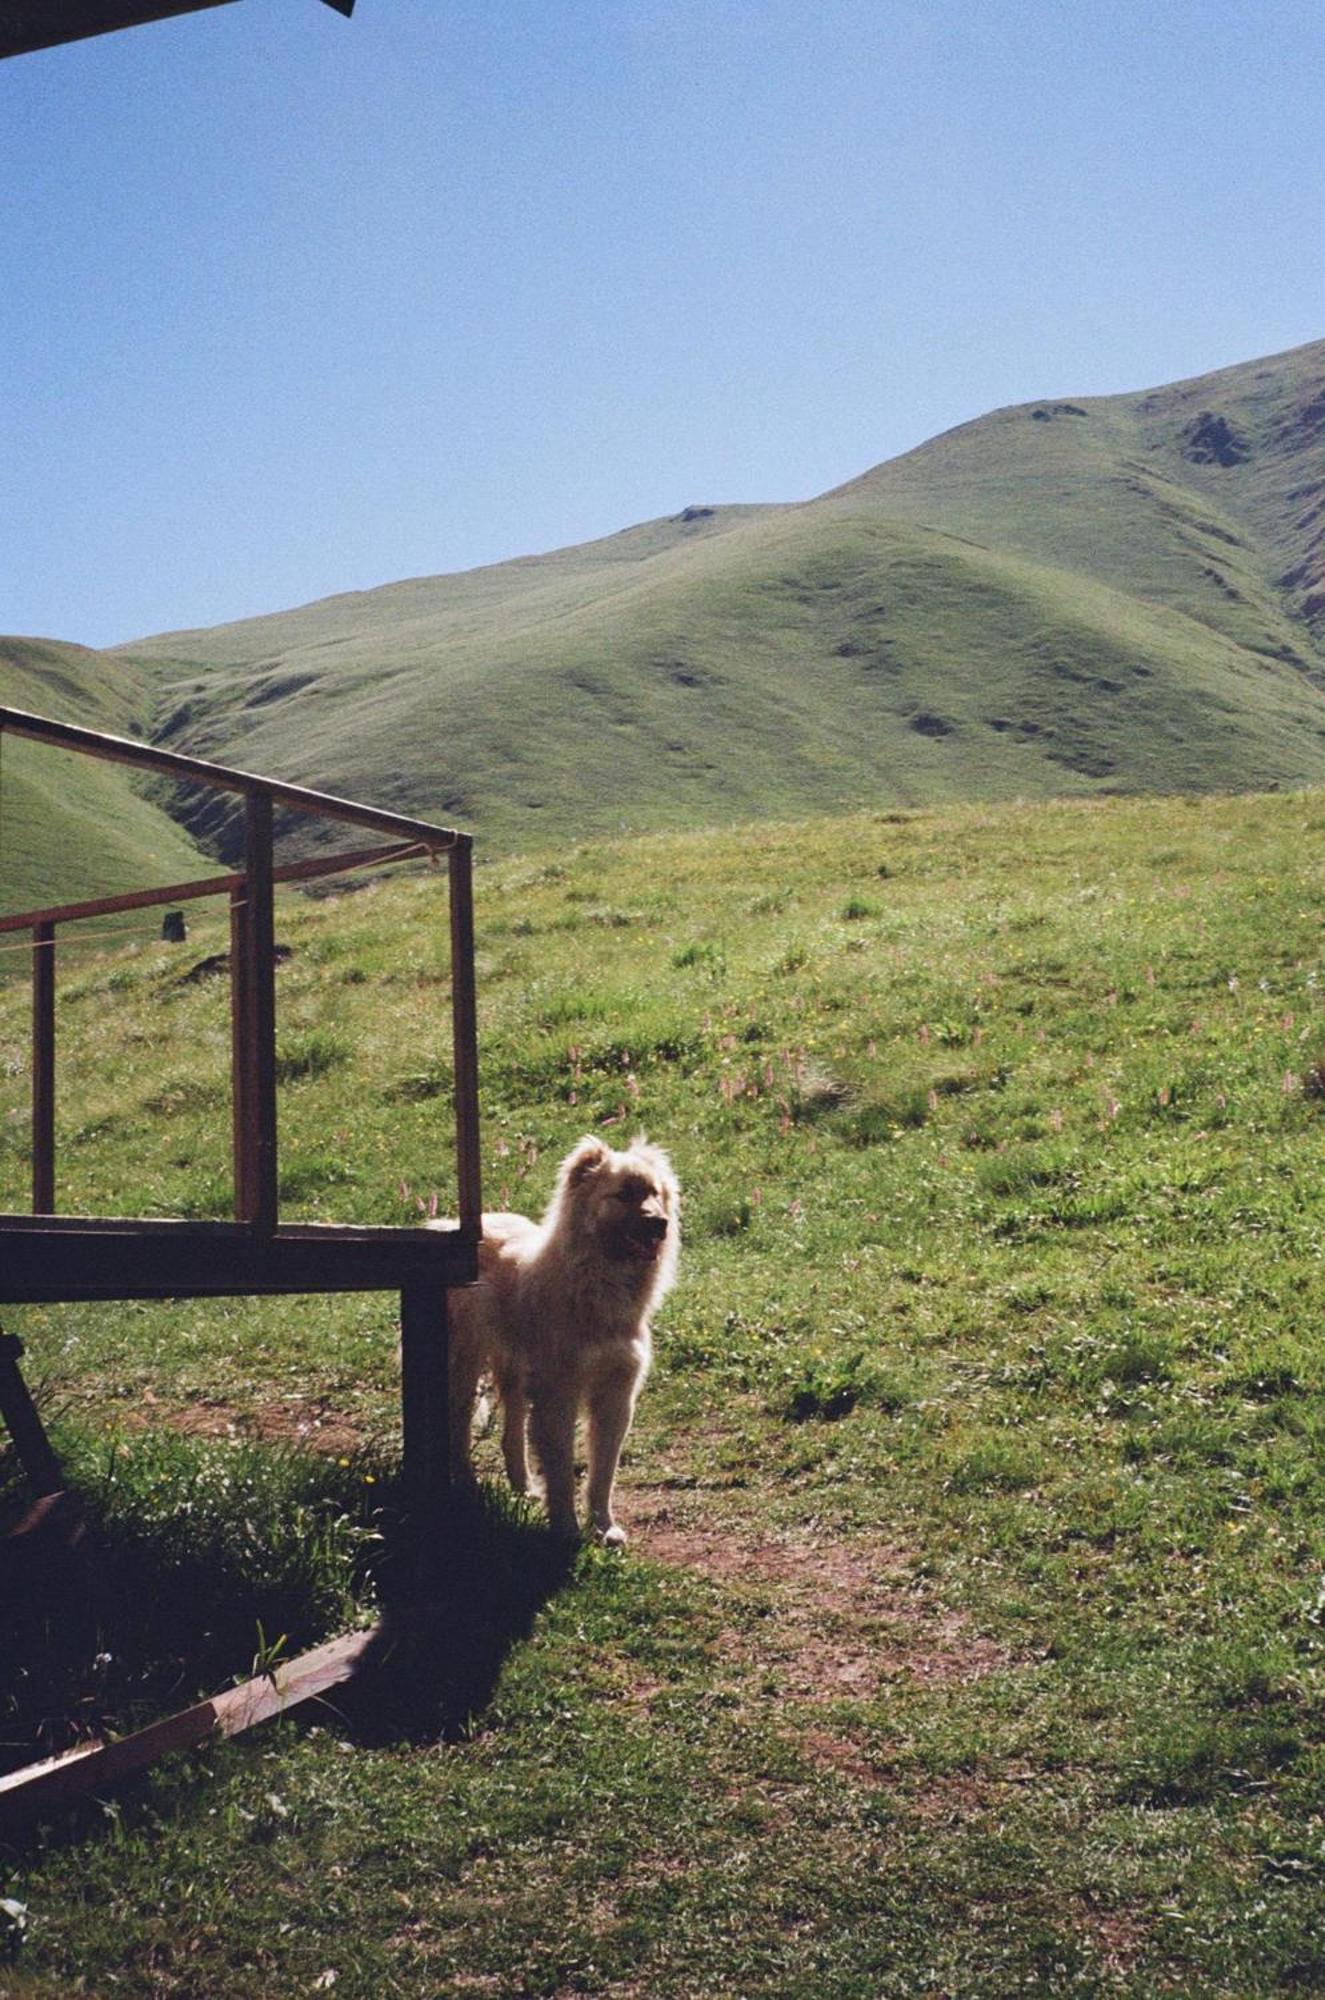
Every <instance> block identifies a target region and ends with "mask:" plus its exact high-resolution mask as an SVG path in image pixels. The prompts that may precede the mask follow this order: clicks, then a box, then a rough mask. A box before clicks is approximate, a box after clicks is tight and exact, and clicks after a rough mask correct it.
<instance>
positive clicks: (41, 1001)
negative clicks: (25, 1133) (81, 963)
mask: <svg viewBox="0 0 1325 2000" xmlns="http://www.w3.org/2000/svg"><path fill="white" fill-rule="evenodd" d="M32 1213H33V1214H34V1215H54V1213H55V925H54V924H52V923H39V924H34V925H33V927H32Z"/></svg>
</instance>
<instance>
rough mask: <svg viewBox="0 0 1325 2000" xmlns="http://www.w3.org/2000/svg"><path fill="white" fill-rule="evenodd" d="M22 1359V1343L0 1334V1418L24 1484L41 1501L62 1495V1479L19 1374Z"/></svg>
mask: <svg viewBox="0 0 1325 2000" xmlns="http://www.w3.org/2000/svg"><path fill="white" fill-rule="evenodd" d="M22 1359H23V1343H22V1341H21V1340H20V1339H19V1337H18V1335H17V1334H16V1333H0V1417H3V1418H4V1421H5V1428H6V1429H7V1430H8V1432H9V1435H10V1437H11V1438H12V1439H13V1440H14V1450H15V1451H16V1452H17V1453H18V1462H19V1464H20V1465H21V1466H22V1467H23V1471H24V1473H25V1474H26V1475H27V1481H28V1484H29V1486H30V1487H31V1488H32V1490H33V1492H34V1493H35V1494H36V1496H37V1498H38V1499H39V1500H41V1499H44V1498H45V1497H46V1496H47V1494H50V1493H60V1492H62V1491H63V1489H64V1475H63V1473H62V1472H61V1471H60V1461H59V1459H58V1458H57V1457H56V1456H55V1453H54V1452H53V1451H52V1449H51V1443H50V1439H49V1438H48V1437H47V1435H46V1432H45V1431H44V1429H43V1428H42V1422H41V1418H40V1417H39V1416H38V1415H37V1407H36V1404H35V1403H34V1402H33V1400H32V1397H31V1395H30V1394H29V1393H28V1385H27V1383H26V1382H25V1381H24V1380H23V1376H22V1374H21V1372H20V1370H19V1365H18V1364H19V1362H20V1361H21V1360H22Z"/></svg>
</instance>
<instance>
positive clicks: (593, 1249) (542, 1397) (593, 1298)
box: [451, 1138, 680, 1547]
mask: <svg viewBox="0 0 1325 2000" xmlns="http://www.w3.org/2000/svg"><path fill="white" fill-rule="evenodd" d="M679 1209H680V1196H679V1190H678V1188H677V1184H676V1177H675V1175H674V1174H673V1172H672V1169H671V1165H670V1163H669V1161H668V1159H667V1155H666V1154H665V1153H664V1152H662V1151H660V1149H659V1148H658V1147H656V1146H651V1145H649V1144H648V1142H647V1141H646V1140H644V1139H637V1140H636V1141H635V1142H634V1144H633V1145H632V1146H630V1147H629V1148H628V1149H627V1151H625V1152H622V1153H618V1152H613V1150H612V1148H611V1147H610V1146H606V1145H604V1143H603V1141H602V1140H601V1139H592V1138H586V1139H581V1141H580V1143H579V1144H578V1145H577V1146H576V1147H575V1148H574V1150H573V1151H572V1152H570V1153H568V1154H567V1156H566V1158H565V1159H564V1160H563V1161H562V1163H561V1169H560V1172H559V1173H558V1176H557V1186H556V1192H555V1193H554V1194H553V1197H552V1200H551V1202H550V1203H549V1204H548V1208H547V1212H546V1214H545V1215H544V1217H543V1220H542V1221H541V1222H537V1223H535V1222H530V1221H529V1220H528V1218H527V1217H526V1216H523V1215H506V1214H498V1215H485V1216H484V1218H483V1235H482V1239H481V1241H480V1243H479V1282H478V1283H477V1285H474V1286H472V1287H469V1288H467V1289H465V1290H463V1291H455V1292H453V1293H452V1294H451V1466H452V1472H453V1476H454V1477H455V1478H457V1479H459V1480H472V1478H473V1467H472V1462H471V1458H470V1438H471V1431H472V1428H473V1412H474V1400H475V1395H476V1393H477V1389H478V1384H479V1380H480V1377H482V1376H483V1375H485V1374H487V1375H489V1376H490V1377H491V1379H492V1383H493V1387H494V1388H495V1390H496V1392H497V1394H498V1396H499V1397H500V1398H501V1402H502V1417H503V1422H502V1454H503V1457H504V1458H505V1461H506V1473H507V1477H508V1478H509V1480H510V1482H511V1485H512V1486H513V1487H514V1489H515V1491H516V1492H517V1493H525V1492H528V1491H529V1490H530V1476H529V1465H528V1459H527V1456H526V1448H525V1439H526V1427H527V1430H528V1437H529V1442H530V1443H531V1444H532V1445H533V1449H534V1456H535V1459H536V1460H537V1464H538V1470H539V1473H540V1474H541V1478H542V1489H543V1495H544V1498H545V1500H546V1502H547V1510H548V1518H549V1520H550V1522H551V1524H552V1527H553V1528H554V1529H555V1530H556V1531H557V1532H558V1533H560V1534H565V1535H574V1534H575V1533H576V1532H577V1528H576V1518H575V1421H576V1417H577V1415H578V1414H579V1412H580V1411H581V1410H584V1411H585V1412H586V1414H587V1417H588V1434H589V1522H590V1525H591V1526H592V1528H593V1530H594V1532H595V1533H596V1534H597V1535H598V1536H599V1538H600V1539H601V1540H602V1541H603V1542H605V1543H607V1544H608V1545H609V1546H611V1547H621V1546H623V1545H624V1543H625V1540H626V1536H625V1532H624V1530H623V1529H622V1528H621V1527H620V1525H619V1524H618V1522H617V1520H616V1517H615V1515H614V1514H613V1512H612V1488H613V1484H614V1482H615V1479H616V1470H617V1461H618V1459H619V1457H620V1455H621V1446H622V1444H623V1442H624V1440H625V1437H626V1433H627V1431H628V1430H629V1429H630V1423H631V1418H632V1417H633V1415H634V1412H635V1403H636V1400H637V1398H638V1396H639V1392H640V1390H641V1388H642V1387H643V1384H644V1378H645V1376H646V1375H647V1373H648V1370H649V1362H650V1360H651V1358H652V1342H651V1338H650V1333H649V1319H650V1315H651V1314H652V1312H653V1311H654V1309H655V1307H656V1306H657V1305H658V1303H659V1301H660V1300H661V1299H662V1298H663V1296H664V1294H665V1293H666V1292H667V1291H668V1290H669V1289H670V1288H671V1285H672V1283H673V1280H674V1278H675V1275H676V1257H677V1250H678V1247H679V1229H678V1225H679Z"/></svg>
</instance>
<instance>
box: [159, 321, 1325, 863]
mask: <svg viewBox="0 0 1325 2000" xmlns="http://www.w3.org/2000/svg"><path fill="white" fill-rule="evenodd" d="M1322 495H1325V343H1317V344H1316V345H1313V346H1311V347H1307V348H1302V349H1299V350H1296V351H1295V352H1294V353H1292V354H1288V355H1282V356H1279V357H1276V358H1274V359H1272V360H1269V361H1264V362H1257V363H1251V364H1248V365H1247V366H1245V367H1241V368H1235V369H1229V370H1224V371H1222V372H1221V373H1219V374H1217V375H1212V376H1207V377H1203V378H1199V379H1198V380H1196V381H1194V382H1191V383H1183V384H1177V385H1174V386H1173V387H1172V388H1168V389H1162V390H1156V391H1151V392H1147V393H1145V394H1142V395H1135V396H1121V397H1111V398H1101V399H1095V400H1092V401H1089V402H1085V403H1069V402H1055V403H1046V404H1031V405H1026V406H1025V407H1023V408H1021V409H1017V410H1004V411H999V412H995V413H994V414H993V415H991V416H989V417H986V418H983V419H981V420H980V421H979V422H978V423H974V424H968V425H965V426H962V427H961V428H960V429H959V430H956V431H953V432H950V433H948V434H947V435H946V436H944V437H941V438H937V439H934V440H932V441H931V442H930V443H929V444H927V445H925V446H922V447H921V448H920V449H919V450H918V451H915V452H911V453H908V454H907V455H906V456H905V457H903V458H901V459H897V460H894V461H892V462H890V463H889V464H887V465H884V466H880V467H877V468H875V470H874V471H872V472H870V473H867V474H865V475H864V476H863V477H862V478H860V479H858V480H855V481H853V482H851V484H850V485H848V486H846V487H843V488H840V489H838V490H837V491H835V492H833V493H831V494H827V495H825V496H823V497H822V498H821V499H819V500H816V501H811V502H808V503H806V504H804V505H802V506H796V507H779V508H726V509H699V508H688V509H687V510H686V511H685V513H684V514H682V515H680V516H677V517H675V518H673V519H671V520H665V521H655V522H651V523H647V524H645V525H643V526H641V527H638V528H633V529H630V530H628V531H626V532H624V533H622V534H620V535H615V536H611V537H609V538H607V539H605V540H603V541H600V542H595V543H591V544H588V545H586V546H584V547H582V548H575V549H566V550H560V551H557V552H555V553H554V554H552V555H549V556H543V557H534V558H528V559H525V560H523V561H521V562H517V563H508V564H501V565H497V566H494V567H492V568H488V569H484V570H478V571H473V572H469V573H468V574H465V575H461V576H451V577H432V578H421V579H414V580H412V581H409V582H404V583H399V584H393V585H389V586H387V587H385V588H383V589H381V590H376V591H368V592H360V593H354V594H352V595H349V596H345V597H335V598H329V599H326V600H323V601H322V602H320V603H317V604H313V605H308V606H305V607H303V608H302V609H299V610H296V611H292V612H288V613H283V614H279V615H276V616H273V617H269V618H260V619H251V620H247V621H244V622H243V623H240V624H237V625H230V626H222V627H218V628H215V629H214V630H211V631H207V632H185V633H174V634H168V635H164V636H163V637H161V638H159V639H155V640H147V641H142V642H138V643H136V644H135V645H134V646H132V647H130V648H127V649H125V651H126V653H127V654H128V655H129V656H130V657H132V658H134V659H136V660H138V661H140V662H141V663H142V664H143V666H144V668H145V669H150V670H151V671H152V672H154V673H155V674H156V676H157V679H158V698H159V715H160V727H161V729H162V732H163V733H164V735H165V736H166V738H167V739H168V740H171V741H176V742H179V743H181V744H184V745H187V746H188V747H190V748H193V749H196V750H200V751H202V752H204V753H212V754H220V755H225V756H229V757H234V758H235V759H237V760H238V761H241V762H244V763H248V764H250V765H253V766H254V767H257V768H266V769H271V770H273V771H276V772H280V773H282V774H284V775H289V776H293V777H296V778H299V779H302V780H305V781H307V782H311V783H315V784H320V785H326V786H329V787H331V788H333V789H339V790H349V791H363V792H371V793H372V794H373V795H374V796H377V797H383V798H387V799H390V800H393V801H395V802H396V803H398V804H400V805H401V806H406V807H412V808H414V809H417V810H423V811H427V812H430V813H434V814H437V815H439V816H442V817H445V818H451V819H456V820H460V821H463V822H465V823H467V824H474V825H477V826H478V827H479V828H480V830H481V831H482V833H483V834H484V836H485V838H486V839H487V840H488V841H489V842H490V843H495V844H498V845H528V844H530V843H531V842H539V841H546V840H551V839H555V838H556V837H557V835H558V833H559V832H560V831H561V830H563V829H567V828H568V829H569V830H571V831H572V832H574V833H576V834H579V833H585V832H595V831H616V830H619V829H627V828H647V827H665V826H669V825H680V824H685V823H687V822H694V821H695V820H697V819H701V820H705V821H709V822H713V821H722V820H730V819H735V818H740V817H744V816H747V815H750V814H757V813H762V814H786V813H801V812H812V811H819V810H828V809H838V808H841V807H843V806H847V805H851V804H854V803H859V802H864V801H877V802H886V803H894V804H897V803H902V804H910V803H917V802H927V801H929V802H933V801H942V800H945V799H951V798H958V797H977V798H988V797H997V796H1003V797H1007V796H1026V797H1043V796H1047V795H1051V794H1059V793H1063V792H1092V791H1098V790H1101V789H1106V790H1122V791H1128V792H1133V791H1139V792H1167V791H1174V790H1183V789H1229V788H1233V789H1245V788H1269V787H1271V786H1274V785H1281V784H1288V785H1295V784H1300V783H1310V782H1315V781H1318V780H1322V779H1325V734H1323V733H1322V732H1323V731H1325V693H1323V692H1322V690H1323V689H1325V626H1322V618H1325V574H1323V565H1325V526H1322V521H1323V520H1325V499H1323V498H1322V497H1321V496H1322Z"/></svg>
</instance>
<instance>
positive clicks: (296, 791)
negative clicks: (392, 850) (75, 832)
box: [0, 708, 471, 853]
mask: <svg viewBox="0 0 1325 2000" xmlns="http://www.w3.org/2000/svg"><path fill="white" fill-rule="evenodd" d="M5 730H8V731H9V733H10V735H11V736H23V737H27V738H29V739H30V740H31V741H32V742H34V743H48V744H50V745H52V746H53V747H54V748H55V749H57V750H59V749H64V750H78V751H81V752H82V754H83V755H84V756H86V757H100V758H102V759H103V760H104V761H105V762H107V763H111V764H133V765H136V766H137V768H138V769H139V770H141V771H156V772H158V773H160V774H161V775H163V776H165V777H167V778H184V779H187V780H188V781H189V782H190V783H191V784H195V785H208V786H210V787H211V789H212V790H213V791H219V792H238V793H240V794H241V795H242V794H244V793H249V792H253V793H260V794H263V795H265V796H266V797H267V798H269V799H271V800H272V802H273V803H274V804H279V805H284V806H291V807H293V808H294V810H295V811H296V812H306V813H312V814H313V815H314V816H315V817H316V818H319V819H344V820H349V821H350V822H351V824H352V825H355V826H371V827H373V828H374V829H375V830H376V831H377V832H379V833H394V834H396V835H397V836H398V837H399V838H401V839H405V838H408V839H410V840H419V841H422V842H423V844H424V846H425V847H431V848H435V849H436V850H437V852H438V853H442V852H444V851H445V850H446V849H447V848H450V847H468V846H470V845H471V840H470V836H469V835H468V834H467V833H457V832H456V830H455V828H454V827H446V826H434V825H433V823H432V821H431V820H426V819H411V818H409V817H408V815H407V814H405V813H394V812H383V811H382V810H381V809H380V808H379V807H377V806H365V805H360V804H358V803H357V801H355V800H354V799H341V798H337V797H336V796H335V795H334V794H333V793H331V792H316V791H311V790H310V789H309V788H308V787H307V786H306V785H288V784H286V783H285V782H284V780H282V779H280V778H262V777H259V776H258V774H257V772H256V771H238V770H234V769H232V768H231V767H230V766H229V765H227V764H211V763H208V762H207V760H206V759H205V758H202V757H185V756H181V754H180V753H179V752H178V751H177V750H158V749H157V748H156V746H155V744H152V743H135V742H133V741H132V740H131V739H130V738H129V737H127V736H110V735H107V734H106V732H105V731H104V730H100V729H81V728H80V727H79V726H78V725H77V724H76V723H73V722H54V721H52V720H51V719H50V718H49V717H48V716H44V715H30V714H28V713H27V712H26V711H25V710H24V709H21V708H0V733H3V732H4V731H5Z"/></svg>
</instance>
